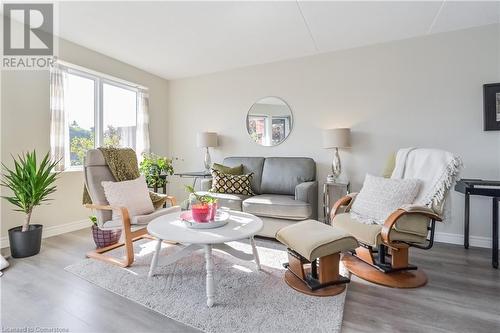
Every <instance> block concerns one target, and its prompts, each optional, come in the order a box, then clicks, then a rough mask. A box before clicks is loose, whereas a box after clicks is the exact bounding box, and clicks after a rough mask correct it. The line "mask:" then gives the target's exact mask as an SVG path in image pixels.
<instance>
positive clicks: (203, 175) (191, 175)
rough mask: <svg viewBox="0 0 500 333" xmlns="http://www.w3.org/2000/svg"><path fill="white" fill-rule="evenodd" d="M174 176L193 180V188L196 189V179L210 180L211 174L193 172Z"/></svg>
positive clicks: (179, 173)
mask: <svg viewBox="0 0 500 333" xmlns="http://www.w3.org/2000/svg"><path fill="white" fill-rule="evenodd" d="M174 175H175V176H179V177H181V178H193V188H195V187H196V181H197V180H198V178H210V177H212V174H211V173H210V172H208V171H195V172H178V173H174Z"/></svg>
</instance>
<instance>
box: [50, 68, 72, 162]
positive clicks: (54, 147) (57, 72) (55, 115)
mask: <svg viewBox="0 0 500 333" xmlns="http://www.w3.org/2000/svg"><path fill="white" fill-rule="evenodd" d="M64 76H65V74H64V72H63V71H62V70H61V69H60V67H59V66H58V65H57V64H54V66H53V67H52V68H51V70H50V156H51V158H52V160H53V161H59V162H58V163H57V165H56V167H55V170H56V171H64V168H65V152H64V151H65V146H66V140H65V139H66V137H67V136H68V135H69V133H68V130H67V127H68V126H66V115H65V111H64V81H65V78H64Z"/></svg>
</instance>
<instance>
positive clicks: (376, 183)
mask: <svg viewBox="0 0 500 333" xmlns="http://www.w3.org/2000/svg"><path fill="white" fill-rule="evenodd" d="M419 189H420V181H419V180H418V179H388V178H383V177H375V176H372V175H368V174H367V175H366V177H365V182H364V183H363V187H362V188H361V191H360V192H359V193H358V195H357V196H356V199H355V200H354V203H353V204H352V207H351V216H352V217H354V218H355V219H357V220H359V221H361V222H363V223H366V224H384V222H385V220H386V218H387V217H388V216H389V215H390V214H391V213H392V212H394V211H395V210H396V209H398V208H399V207H401V206H403V205H406V204H411V203H413V201H414V200H415V198H416V197H417V194H418V191H419Z"/></svg>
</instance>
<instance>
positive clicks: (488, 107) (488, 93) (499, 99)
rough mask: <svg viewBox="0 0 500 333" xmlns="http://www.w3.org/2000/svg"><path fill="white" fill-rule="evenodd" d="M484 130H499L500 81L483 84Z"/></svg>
mask: <svg viewBox="0 0 500 333" xmlns="http://www.w3.org/2000/svg"><path fill="white" fill-rule="evenodd" d="M483 100H484V116H483V117H484V130H485V131H500V83H489V84H485V85H483Z"/></svg>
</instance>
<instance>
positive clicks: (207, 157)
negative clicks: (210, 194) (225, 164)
mask: <svg viewBox="0 0 500 333" xmlns="http://www.w3.org/2000/svg"><path fill="white" fill-rule="evenodd" d="M206 148H207V150H206V151H205V159H204V161H203V163H204V166H205V171H206V172H209V171H210V168H211V167H212V159H211V158H210V152H209V151H208V147H206Z"/></svg>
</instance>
